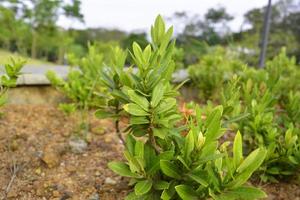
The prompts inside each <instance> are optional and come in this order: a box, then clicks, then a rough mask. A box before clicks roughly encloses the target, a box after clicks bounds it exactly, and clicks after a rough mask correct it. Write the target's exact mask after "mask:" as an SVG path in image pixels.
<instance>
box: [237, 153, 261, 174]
mask: <svg viewBox="0 0 300 200" xmlns="http://www.w3.org/2000/svg"><path fill="white" fill-rule="evenodd" d="M264 151H265V150H264ZM264 151H263V149H260V148H258V149H256V150H254V151H253V152H251V153H250V155H249V156H247V157H246V159H245V160H244V161H243V162H242V163H241V164H240V165H239V167H238V168H237V170H236V171H237V172H238V173H241V172H243V171H244V170H246V169H247V168H248V167H249V166H251V165H256V166H257V165H260V164H259V163H260V161H263V160H264V157H265V155H264Z"/></svg>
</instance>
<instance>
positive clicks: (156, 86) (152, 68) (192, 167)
mask: <svg viewBox="0 0 300 200" xmlns="http://www.w3.org/2000/svg"><path fill="white" fill-rule="evenodd" d="M172 31H173V30H172V28H169V29H168V30H166V29H165V24H164V21H163V19H162V18H161V17H160V16H158V17H157V18H156V20H155V24H154V26H152V27H151V37H152V41H153V43H152V45H148V46H147V47H146V48H145V49H144V50H142V49H141V48H140V47H139V45H138V44H137V43H133V52H131V56H132V58H133V61H134V64H135V65H136V66H137V72H135V73H134V72H133V70H131V69H130V70H128V71H123V69H122V65H120V70H119V71H118V70H116V67H113V68H112V70H114V71H115V72H113V73H112V74H114V75H113V76H108V77H107V76H105V75H104V77H105V79H107V80H106V82H107V86H109V87H110V89H111V90H112V92H111V95H112V99H110V100H109V102H113V103H116V102H118V103H122V104H121V105H122V107H119V110H118V113H116V112H113V109H111V107H108V108H103V109H101V110H99V111H98V115H99V116H101V117H114V118H120V117H121V116H124V115H125V116H127V117H128V118H129V124H128V127H127V128H126V131H127V137H126V140H125V151H124V156H125V159H126V162H118V161H114V162H111V163H109V165H108V166H109V167H110V168H111V169H112V170H113V171H114V172H116V173H118V174H119V175H121V176H126V177H130V178H131V181H130V185H132V186H134V192H132V193H130V194H129V195H128V196H127V198H126V199H128V200H130V199H164V200H167V199H186V200H190V199H206V198H208V197H211V198H213V199H224V198H229V199H257V198H263V197H265V196H266V195H265V193H264V192H262V191H261V190H259V189H257V188H254V187H250V186H246V185H245V183H246V181H247V180H248V179H249V178H250V176H251V175H252V173H253V172H254V171H255V170H256V169H257V168H258V167H259V166H260V165H261V163H262V162H263V160H264V158H265V155H266V150H265V149H264V148H258V149H256V150H255V151H253V152H251V153H250V155H249V156H247V157H246V158H244V156H243V151H242V138H241V135H240V134H239V133H238V134H237V136H236V139H235V142H234V148H233V154H234V155H233V157H231V156H229V155H230V153H231V151H230V152H227V151H228V150H227V146H228V142H226V143H224V144H223V145H221V147H219V145H218V138H220V137H221V136H222V135H223V133H224V130H223V128H222V126H221V124H222V123H221V117H222V112H223V108H222V106H219V107H217V108H215V109H213V110H212V112H211V113H209V114H208V115H207V118H206V120H202V116H201V111H200V108H199V107H196V108H195V109H196V117H191V118H190V119H189V123H188V124H186V125H184V126H182V127H179V126H177V122H178V120H180V119H181V115H180V114H179V113H178V111H177V106H178V105H177V101H176V99H175V97H176V96H177V95H178V92H177V89H178V87H179V86H177V87H173V86H172V85H171V84H170V80H171V77H172V73H173V71H174V62H173V61H172V51H173V49H174V45H175V42H174V41H171V36H172ZM119 58H121V56H119ZM122 60H123V59H122ZM122 64H123V62H122ZM118 72H119V73H118ZM112 79H113V80H114V81H112ZM108 83H109V84H108ZM115 83H119V85H118V87H112V86H113V85H114V86H116V85H115ZM109 105H113V104H109ZM118 105H120V104H118ZM96 114H97V113H96ZM182 131H187V132H188V134H187V135H186V136H183V135H182V134H181V132H182Z"/></svg>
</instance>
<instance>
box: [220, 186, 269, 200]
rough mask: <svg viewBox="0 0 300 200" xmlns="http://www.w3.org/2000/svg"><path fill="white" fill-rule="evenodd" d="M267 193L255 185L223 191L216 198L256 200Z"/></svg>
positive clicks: (223, 199) (224, 199) (264, 196)
mask: <svg viewBox="0 0 300 200" xmlns="http://www.w3.org/2000/svg"><path fill="white" fill-rule="evenodd" d="M266 197H267V195H266V193H265V192H263V191H262V190H260V189H258V188H254V187H246V186H243V187H238V188H235V189H234V190H230V191H226V192H223V193H221V194H219V195H216V198H215V199H216V200H239V199H243V200H254V199H261V198H266Z"/></svg>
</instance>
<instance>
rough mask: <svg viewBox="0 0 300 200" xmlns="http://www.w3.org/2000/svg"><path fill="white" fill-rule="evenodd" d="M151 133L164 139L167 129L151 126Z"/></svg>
mask: <svg viewBox="0 0 300 200" xmlns="http://www.w3.org/2000/svg"><path fill="white" fill-rule="evenodd" d="M152 131H153V135H154V136H156V137H159V138H161V139H165V137H166V135H167V134H168V130H167V129H165V128H152Z"/></svg>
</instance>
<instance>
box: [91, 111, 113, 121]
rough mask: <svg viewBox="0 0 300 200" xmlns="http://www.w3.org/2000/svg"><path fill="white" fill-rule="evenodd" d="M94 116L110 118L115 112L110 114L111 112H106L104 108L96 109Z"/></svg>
mask: <svg viewBox="0 0 300 200" xmlns="http://www.w3.org/2000/svg"><path fill="white" fill-rule="evenodd" d="M95 116H96V117H97V118H99V119H105V118H111V117H113V116H115V114H112V113H110V112H107V111H105V110H97V111H96V112H95Z"/></svg>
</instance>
